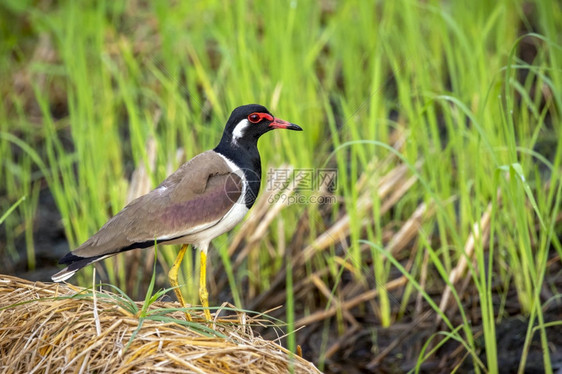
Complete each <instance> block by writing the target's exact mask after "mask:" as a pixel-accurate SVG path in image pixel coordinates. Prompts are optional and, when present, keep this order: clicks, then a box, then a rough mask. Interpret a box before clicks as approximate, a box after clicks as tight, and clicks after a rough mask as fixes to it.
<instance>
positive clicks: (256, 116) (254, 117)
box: [248, 113, 261, 123]
mask: <svg viewBox="0 0 562 374" xmlns="http://www.w3.org/2000/svg"><path fill="white" fill-rule="evenodd" d="M248 121H250V122H252V123H258V122H259V121H261V116H260V115H259V114H257V113H252V114H250V115H249V116H248Z"/></svg>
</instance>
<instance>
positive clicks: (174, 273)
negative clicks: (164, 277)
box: [168, 244, 191, 321]
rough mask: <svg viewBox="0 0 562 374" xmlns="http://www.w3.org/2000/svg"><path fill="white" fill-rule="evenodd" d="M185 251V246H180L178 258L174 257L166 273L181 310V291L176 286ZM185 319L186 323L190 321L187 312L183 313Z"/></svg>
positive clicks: (183, 303) (183, 302) (183, 305)
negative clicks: (174, 259)
mask: <svg viewBox="0 0 562 374" xmlns="http://www.w3.org/2000/svg"><path fill="white" fill-rule="evenodd" d="M186 250H187V244H184V245H182V247H181V249H180V252H179V253H178V257H176V261H174V265H173V266H172V268H171V269H170V271H169V272H168V279H169V280H170V284H171V285H172V287H174V293H175V294H176V297H177V298H178V301H179V302H180V304H181V306H182V308H185V305H186V304H185V300H184V299H183V296H182V295H181V291H180V288H179V284H178V270H179V268H180V265H181V262H182V260H183V256H184V255H185V251H186ZM185 317H186V318H187V320H188V321H191V315H190V314H189V313H188V312H185Z"/></svg>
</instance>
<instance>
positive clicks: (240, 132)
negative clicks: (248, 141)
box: [232, 119, 250, 141]
mask: <svg viewBox="0 0 562 374" xmlns="http://www.w3.org/2000/svg"><path fill="white" fill-rule="evenodd" d="M249 125H250V122H248V120H247V119H243V120H242V121H240V122H238V124H237V125H236V127H234V131H232V139H234V141H237V140H238V139H240V138H242V137H243V136H244V133H245V132H246V129H247V128H248V126H249Z"/></svg>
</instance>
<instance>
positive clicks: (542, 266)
mask: <svg viewBox="0 0 562 374" xmlns="http://www.w3.org/2000/svg"><path fill="white" fill-rule="evenodd" d="M561 7H562V6H561V3H560V2H559V1H554V0H551V1H549V0H545V1H540V0H538V1H513V0H500V1H493V2H490V1H483V0H481V1H384V2H383V1H361V0H355V1H329V0H323V1H297V0H293V1H273V0H269V1H250V0H238V1H226V2H225V1H205V2H198V1H153V2H149V1H136V0H132V1H119V0H118V1H70V0H67V1H30V0H29V1H24V0H4V1H3V2H2V3H1V4H0V38H1V39H0V40H1V42H0V92H1V95H2V100H0V158H1V160H2V163H1V165H0V181H1V182H0V216H2V226H1V230H0V255H1V256H2V261H0V273H4V274H16V275H19V276H22V277H24V278H27V279H33V280H43V281H48V280H49V277H50V275H52V274H53V273H54V272H56V270H57V268H58V267H57V265H56V263H57V261H58V259H59V258H60V257H62V256H63V255H64V254H65V253H66V252H67V251H68V250H70V249H72V248H75V247H76V246H77V245H79V244H80V243H82V242H83V241H85V240H86V239H87V238H88V237H89V236H90V235H91V234H93V233H94V232H95V231H97V230H98V229H99V228H100V227H101V226H102V225H103V224H104V223H105V222H106V221H107V219H109V218H110V217H111V216H112V215H113V214H115V213H117V212H118V211H119V210H120V209H121V208H122V207H123V206H124V205H125V204H126V202H127V201H128V200H130V199H131V198H132V197H134V196H136V195H138V194H139V193H144V192H147V191H148V190H150V189H151V188H153V187H155V186H156V185H157V184H158V183H159V182H160V181H161V180H163V179H164V178H165V177H166V176H167V175H168V174H170V173H171V172H172V171H174V170H175V169H176V168H177V167H178V166H179V165H180V164H181V163H182V162H183V161H185V160H186V159H189V158H191V157H192V156H194V155H196V154H197V153H200V152H202V151H204V150H206V149H209V148H212V147H214V146H215V145H216V144H217V143H218V141H219V140H220V136H221V133H222V129H223V126H224V124H225V122H226V120H227V118H228V115H229V113H230V111H231V110H232V109H234V108H235V107H237V106H239V105H243V104H247V103H260V104H263V105H265V106H267V107H268V108H269V110H270V111H271V112H272V113H274V114H275V115H276V116H278V117H280V118H283V119H286V120H289V121H291V122H294V123H297V124H299V125H300V126H302V127H303V128H304V130H305V131H304V132H302V133H298V134H296V133H286V132H275V133H272V134H268V135H266V136H265V137H264V138H262V139H261V140H260V145H259V148H260V152H261V155H262V163H263V166H262V169H263V174H264V175H263V177H264V182H263V183H262V192H261V195H260V200H259V201H258V203H256V206H255V207H254V208H253V210H252V211H251V212H250V214H249V215H248V217H247V219H246V221H245V222H244V223H243V224H241V225H239V227H238V228H237V229H235V230H234V231H233V232H232V233H229V234H227V235H223V236H222V237H220V238H218V239H217V240H215V241H214V242H213V247H212V248H211V255H210V258H209V278H210V279H209V291H210V293H211V296H210V299H211V305H220V304H221V303H222V302H224V301H230V302H232V303H234V304H235V305H236V306H237V307H240V308H246V309H251V310H255V311H256V312H265V311H268V310H270V309H272V308H275V307H277V306H282V307H281V308H279V309H277V310H274V311H271V312H270V314H271V315H272V316H275V317H277V318H280V319H281V320H283V321H285V322H286V325H285V326H283V328H284V329H285V331H286V332H287V334H288V335H287V337H286V339H284V340H283V344H286V345H287V346H288V347H289V348H290V349H292V350H295V349H296V345H297V344H299V345H301V346H302V347H303V353H304V356H305V357H306V358H308V359H310V360H312V361H313V362H314V363H316V364H317V365H318V366H319V367H320V368H321V369H323V370H325V371H326V372H334V373H335V372H341V371H342V370H346V371H347V372H362V371H386V372H407V371H410V370H421V371H427V370H437V371H442V372H449V371H451V370H458V371H459V372H464V371H470V370H474V371H475V372H491V373H496V372H515V371H519V372H524V371H525V370H535V369H536V370H539V371H543V370H544V371H545V372H553V371H554V370H556V369H557V368H560V365H562V353H561V352H562V340H561V339H562V338H561V337H562V330H561V327H560V326H561V325H562V315H561V313H560V310H562V308H561V306H562V305H561V300H560V289H561V287H562V276H561V275H562V266H561V265H562V263H561V260H560V255H561V254H562V246H561V245H560V238H561V235H562V224H561V219H562V218H561V212H560V206H561V204H560V198H561V191H562V183H561V180H560V177H561V174H560V170H561V162H562V127H561V126H560V110H561V108H562V69H561V67H562V49H561V41H562V33H561V30H562V9H561ZM321 169H331V170H334V171H335V175H336V176H337V184H336V185H335V186H334V187H335V189H334V190H332V189H331V188H328V189H326V188H320V187H319V186H316V188H312V189H307V188H302V186H301V188H299V187H298V186H297V184H296V182H293V181H292V179H290V181H291V183H289V185H290V186H293V187H295V186H297V188H296V189H297V191H293V190H291V191H281V192H280V191H275V190H274V189H273V188H270V187H271V185H276V183H271V184H269V183H268V182H266V179H267V178H268V177H271V176H272V175H277V176H279V175H288V176H290V178H294V177H296V178H297V179H298V173H299V172H301V171H303V170H313V171H314V172H317V171H318V170H321ZM279 170H281V171H283V172H282V173H280V172H279ZM293 170H296V171H297V173H293ZM314 175H316V174H314ZM315 178H316V177H315ZM280 194H281V195H280ZM279 196H285V197H289V196H293V197H299V200H294V201H293V202H294V203H293V204H289V203H288V202H287V201H281V200H280V199H279ZM22 198H24V199H22ZM319 200H322V201H321V203H319V202H318V201H319ZM295 201H296V202H295ZM12 208H13V209H12ZM177 250H178V248H176V247H162V248H159V254H158V255H159V257H158V264H157V265H158V274H157V282H158V286H159V287H162V288H164V287H168V284H167V280H166V276H165V274H166V272H167V270H168V268H169V266H170V264H171V263H172V261H173V258H174V257H175V253H176V251H177ZM136 252H138V253H136ZM152 260H153V254H152V252H151V251H150V250H146V251H135V252H132V253H131V254H127V255H125V254H124V255H120V256H117V257H115V258H114V259H109V260H106V262H105V265H104V266H102V267H100V268H99V273H98V274H99V276H100V278H101V279H102V280H103V281H104V282H109V283H112V284H114V285H117V286H119V287H120V288H121V289H123V290H125V291H126V292H127V293H128V294H129V295H130V296H131V297H133V298H135V299H139V298H142V297H143V296H144V292H145V291H146V287H147V284H148V282H149V280H150V275H151V272H152V262H151V261H152ZM197 267H198V265H197V261H194V258H192V259H191V261H189V259H187V261H185V263H184V265H183V269H182V274H183V278H182V282H183V283H184V284H185V285H186V287H184V289H183V291H184V293H185V296H186V297H187V298H189V300H190V301H192V302H194V303H197V302H198V300H197V290H198V284H197V279H198V278H197V276H196V274H197ZM91 272H92V267H89V268H87V269H84V270H83V271H81V272H80V273H79V274H77V276H76V277H74V278H73V279H72V280H71V281H72V282H73V283H78V284H81V285H84V286H89V285H91ZM171 299H173V296H172V295H170V300H171ZM303 326H306V327H304V328H303ZM264 334H266V336H267V331H265V332H264ZM444 358H446V359H444ZM353 370H355V371H353Z"/></svg>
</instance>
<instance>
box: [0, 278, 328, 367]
mask: <svg viewBox="0 0 562 374" xmlns="http://www.w3.org/2000/svg"><path fill="white" fill-rule="evenodd" d="M95 294H96V298H95V300H94V298H93V297H92V290H91V289H83V288H76V287H71V286H69V285H60V284H49V283H40V282H35V283H34V282H29V281H26V280H23V279H19V278H16V277H11V276H5V275H0V371H1V372H3V373H61V372H63V373H93V372H96V373H264V374H265V373H267V374H270V373H287V372H294V373H319V371H318V369H316V368H315V367H314V365H312V364H311V363H309V362H307V361H306V360H304V359H302V358H301V357H298V356H295V355H292V354H291V353H290V352H289V351H287V350H286V349H285V348H283V347H281V346H280V345H278V344H277V343H275V342H272V341H268V340H264V339H262V338H261V337H259V336H255V335H254V334H253V332H252V329H251V327H250V326H251V325H252V324H257V323H260V321H259V320H257V319H252V318H250V317H249V316H248V315H246V314H245V313H236V314H233V315H231V316H228V317H218V316H217V315H215V321H216V324H215V330H216V333H214V332H213V331H212V330H210V329H208V327H209V326H207V325H206V324H204V323H202V324H200V325H199V327H197V325H195V326H186V325H182V324H180V323H178V322H177V321H184V320H185V317H184V314H183V313H182V312H181V311H178V310H171V311H169V312H167V313H166V314H165V320H164V321H162V320H160V321H157V320H154V319H150V318H146V319H144V320H143V322H142V326H141V328H140V329H138V327H139V323H140V322H139V321H140V320H141V319H140V318H139V317H138V316H137V315H135V314H132V313H131V312H130V311H129V310H128V309H127V308H126V307H124V304H123V303H125V302H126V300H125V299H123V298H122V297H120V296H117V295H115V294H111V293H109V292H107V291H98V292H96V293H95ZM120 301H121V302H120ZM177 305H178V304H177V303H168V302H155V303H153V304H152V305H151V306H150V309H149V313H150V312H151V311H152V312H158V311H159V310H160V311H162V310H163V309H166V310H167V308H174V307H177ZM137 306H138V309H139V310H140V309H141V308H142V304H140V303H139V304H137ZM156 314H157V315H160V314H158V313H156ZM192 314H193V313H192ZM195 317H197V315H195ZM174 321H176V322H174ZM262 322H263V321H262ZM184 323H185V322H184ZM96 326H98V328H96ZM137 330H138V331H137ZM136 331H137V333H136V335H135V332H136ZM209 332H210V333H209ZM131 337H133V338H132V339H131Z"/></svg>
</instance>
